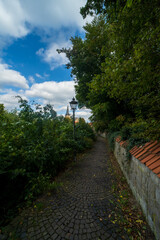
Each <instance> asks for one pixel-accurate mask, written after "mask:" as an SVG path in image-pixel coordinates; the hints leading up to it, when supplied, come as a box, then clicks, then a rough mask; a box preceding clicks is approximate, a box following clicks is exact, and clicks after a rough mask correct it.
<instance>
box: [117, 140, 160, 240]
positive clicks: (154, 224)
mask: <svg viewBox="0 0 160 240" xmlns="http://www.w3.org/2000/svg"><path fill="white" fill-rule="evenodd" d="M114 154H115V157H116V159H117V161H118V163H119V165H120V167H121V169H122V171H123V173H124V175H125V177H126V179H127V182H128V184H129V185H130V188H131V190H132V192H133V194H134V196H135V198H136V199H137V201H138V202H139V203H140V205H141V207H142V210H143V212H144V214H145V216H146V219H147V221H148V224H149V225H150V227H151V229H152V231H153V232H154V234H155V236H156V239H157V240H160V178H159V177H158V176H157V175H156V174H155V173H154V172H152V171H151V170H150V169H149V168H148V167H147V166H146V165H145V164H143V163H141V162H140V161H139V160H138V159H136V158H135V157H134V156H132V157H131V159H128V158H127V156H126V149H125V147H122V146H121V145H120V143H119V142H115V147H114Z"/></svg>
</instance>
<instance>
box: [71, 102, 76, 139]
mask: <svg viewBox="0 0 160 240" xmlns="http://www.w3.org/2000/svg"><path fill="white" fill-rule="evenodd" d="M77 105H78V102H77V101H76V100H75V98H74V97H73V98H72V101H71V102H70V106H71V109H72V110H73V139H74V140H75V111H76V109H77Z"/></svg>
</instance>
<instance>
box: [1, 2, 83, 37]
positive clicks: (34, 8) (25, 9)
mask: <svg viewBox="0 0 160 240" xmlns="http://www.w3.org/2000/svg"><path fill="white" fill-rule="evenodd" d="M85 2H86V1H85V0H47V1H44V0H34V1H33V0H5V1H4V0H0V35H4V36H12V37H22V36H25V35H27V33H28V32H29V31H30V30H31V28H34V27H36V28H37V27H38V28H43V29H60V28H62V27H70V28H79V29H81V28H82V26H83V25H84V20H83V18H82V16H81V15H80V13H79V11H80V7H81V6H84V5H85Z"/></svg>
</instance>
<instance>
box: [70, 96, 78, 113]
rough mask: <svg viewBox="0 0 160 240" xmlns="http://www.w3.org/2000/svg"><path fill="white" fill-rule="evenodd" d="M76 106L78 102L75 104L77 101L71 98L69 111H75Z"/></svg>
mask: <svg viewBox="0 0 160 240" xmlns="http://www.w3.org/2000/svg"><path fill="white" fill-rule="evenodd" d="M77 105H78V102H77V101H76V100H75V98H74V97H73V98H72V101H71V102H70V106H71V109H72V110H76V108H77Z"/></svg>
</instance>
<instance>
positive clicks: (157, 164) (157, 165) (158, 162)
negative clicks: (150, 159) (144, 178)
mask: <svg viewBox="0 0 160 240" xmlns="http://www.w3.org/2000/svg"><path fill="white" fill-rule="evenodd" d="M148 167H149V168H150V169H151V170H153V169H155V168H158V167H160V160H157V161H156V162H154V163H153V164H151V165H150V166H148Z"/></svg>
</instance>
